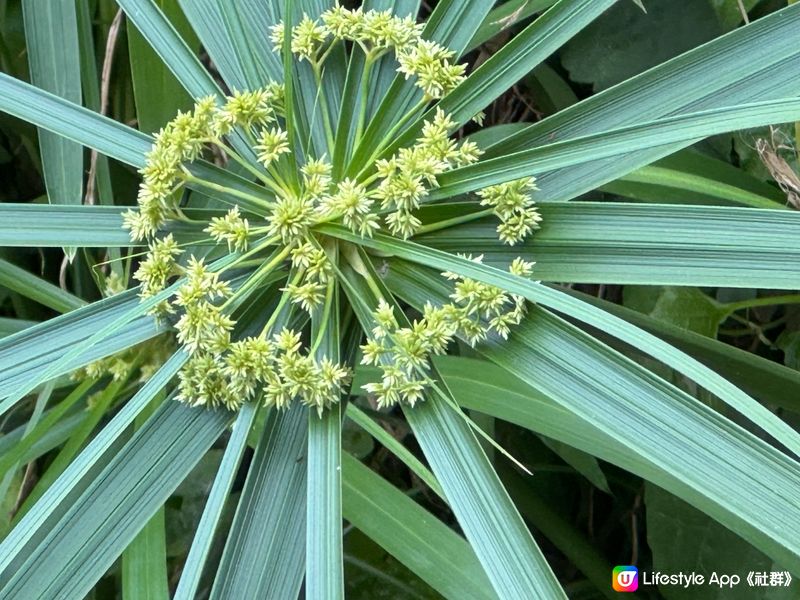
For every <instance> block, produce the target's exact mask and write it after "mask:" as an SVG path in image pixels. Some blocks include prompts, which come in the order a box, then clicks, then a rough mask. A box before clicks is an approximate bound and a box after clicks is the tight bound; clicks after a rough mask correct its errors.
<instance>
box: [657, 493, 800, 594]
mask: <svg viewBox="0 0 800 600" xmlns="http://www.w3.org/2000/svg"><path fill="white" fill-rule="evenodd" d="M644 500H645V505H646V507H647V510H646V514H647V543H648V545H649V546H650V549H651V550H652V551H653V570H654V571H661V572H663V573H681V572H683V573H692V572H695V573H699V574H702V575H704V576H705V577H706V581H708V578H709V577H710V576H711V574H712V573H717V574H719V575H721V574H723V573H724V574H726V575H738V576H739V577H740V578H741V583H740V584H739V585H737V586H735V587H720V586H718V585H703V586H690V587H688V588H681V587H678V586H669V585H666V586H659V592H660V593H661V594H662V596H663V597H664V598H665V599H666V600H762V599H763V600H791V599H792V598H797V596H798V594H800V581H798V580H797V577H795V578H794V581H793V582H792V584H791V586H789V587H783V586H774V587H773V586H771V587H762V588H752V587H750V586H749V585H747V575H748V573H750V572H753V571H755V572H767V573H771V572H772V571H784V570H785V568H786V567H785V566H783V567H782V566H781V565H777V564H775V563H774V562H773V561H772V560H770V558H769V557H768V556H765V555H764V554H762V553H761V552H759V551H758V550H756V549H755V548H753V547H752V546H750V545H749V544H746V543H745V542H743V541H742V540H741V538H739V537H737V536H736V535H734V534H733V533H732V532H731V531H730V530H728V529H726V528H725V527H723V526H722V525H720V524H719V523H717V522H715V521H714V520H713V519H711V518H709V517H708V516H706V515H704V514H703V513H701V512H700V511H699V510H697V509H696V508H692V507H691V506H690V505H689V504H687V503H686V502H684V501H683V500H681V499H680V498H676V497H675V496H673V495H672V494H670V493H669V492H665V491H664V490H662V489H661V488H659V487H658V486H656V485H653V484H652V483H646V484H645V496H644Z"/></svg>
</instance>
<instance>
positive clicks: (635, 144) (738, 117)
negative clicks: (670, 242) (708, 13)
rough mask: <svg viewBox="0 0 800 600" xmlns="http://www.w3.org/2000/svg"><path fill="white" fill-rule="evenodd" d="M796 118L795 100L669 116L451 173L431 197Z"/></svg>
mask: <svg viewBox="0 0 800 600" xmlns="http://www.w3.org/2000/svg"><path fill="white" fill-rule="evenodd" d="M797 119H800V100H798V99H796V98H785V99H779V100H766V101H762V102H752V103H748V104H741V105H736V106H730V107H723V108H715V109H711V110H705V111H699V112H692V113H685V114H681V115H678V116H675V117H666V118H663V119H658V120H656V121H651V122H647V123H641V124H636V125H631V126H628V127H621V128H618V129H612V130H609V131H603V132H600V133H596V134H590V135H587V136H580V137H577V138H574V139H571V140H567V141H564V142H556V143H553V144H545V145H543V146H540V147H538V148H533V149H530V150H522V151H519V152H514V153H512V154H506V155H505V156H503V157H499V158H490V159H488V160H482V161H480V162H478V163H476V164H474V165H470V166H467V167H462V168H460V169H455V170H453V171H448V172H447V173H444V174H442V175H441V176H440V177H439V182H440V184H441V187H438V188H437V189H435V190H434V191H433V192H432V193H431V194H430V199H431V200H435V199H439V198H449V197H452V196H455V195H458V194H463V193H466V192H471V191H475V190H479V189H481V188H484V187H487V186H490V185H494V184H497V183H503V182H505V181H510V180H512V179H518V178H520V177H530V176H533V175H537V176H538V175H540V174H542V173H546V172H549V171H555V170H558V169H563V168H566V167H574V166H578V165H581V164H585V163H591V162H593V161H597V160H599V159H602V158H611V157H615V156H621V155H626V154H629V153H631V152H635V151H643V150H647V149H650V148H658V147H661V146H668V145H670V144H676V143H681V142H684V143H687V144H688V143H692V142H694V141H696V140H699V139H701V138H704V137H708V136H711V135H716V134H718V133H725V132H728V131H735V130H738V129H747V128H750V127H759V126H761V125H770V124H774V123H786V122H789V121H795V120H797Z"/></svg>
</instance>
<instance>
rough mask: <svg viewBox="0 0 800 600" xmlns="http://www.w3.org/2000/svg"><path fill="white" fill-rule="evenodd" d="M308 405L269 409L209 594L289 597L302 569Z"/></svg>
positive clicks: (297, 585) (216, 596)
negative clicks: (281, 409)
mask: <svg viewBox="0 0 800 600" xmlns="http://www.w3.org/2000/svg"><path fill="white" fill-rule="evenodd" d="M307 412H308V409H307V408H305V407H303V406H299V405H295V406H293V407H292V408H290V409H288V410H287V411H273V413H272V414H270V416H269V419H268V421H267V425H266V427H265V428H264V432H263V434H262V436H261V439H260V440H259V443H258V446H257V447H256V454H255V456H254V457H253V462H252V464H251V465H250V471H249V473H248V475H247V481H246V482H245V486H244V489H243V490H242V496H241V499H240V500H239V506H238V507H237V509H236V516H235V517H234V520H233V525H232V526H231V530H230V533H229V534H228V542H227V544H226V545H225V550H224V552H223V554H222V560H221V563H220V566H219V571H218V572H217V576H216V578H215V580H214V587H213V589H212V592H211V598H212V600H214V599H227V598H294V597H296V596H297V593H298V592H299V590H300V584H301V582H302V579H303V573H304V571H305V561H304V556H305V516H306V511H305V497H306V493H305V492H306V456H305V453H306V435H307V431H308V421H307V418H308V417H307Z"/></svg>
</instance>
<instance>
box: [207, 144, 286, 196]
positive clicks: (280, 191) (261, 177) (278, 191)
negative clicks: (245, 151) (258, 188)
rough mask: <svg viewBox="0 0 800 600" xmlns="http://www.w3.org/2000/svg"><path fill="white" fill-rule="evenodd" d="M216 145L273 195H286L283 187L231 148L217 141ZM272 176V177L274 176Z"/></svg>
mask: <svg viewBox="0 0 800 600" xmlns="http://www.w3.org/2000/svg"><path fill="white" fill-rule="evenodd" d="M216 143H217V145H218V146H219V147H220V148H222V150H224V151H225V154H227V155H228V156H229V157H230V158H232V159H233V160H235V161H236V162H237V163H239V164H240V165H241V166H242V167H244V168H245V169H246V170H247V171H248V172H249V173H250V174H251V175H253V176H254V177H255V178H256V179H258V180H259V181H261V182H262V183H263V184H264V185H266V186H267V187H268V188H269V189H271V190H272V191H273V192H275V194H277V195H278V196H283V195H285V194H287V193H288V192H287V190H286V189H285V188H284V187H281V186H280V185H279V184H278V183H276V182H275V181H273V180H272V179H270V178H269V177H267V174H266V173H264V172H263V171H260V170H258V169H256V168H255V167H254V166H253V165H251V164H250V163H249V162H248V161H246V160H245V159H244V158H243V157H242V156H241V155H240V154H239V153H237V152H236V151H235V150H234V149H233V148H231V147H230V146H228V145H226V144H225V143H223V142H222V141H218V142H216ZM272 175H273V177H274V174H272Z"/></svg>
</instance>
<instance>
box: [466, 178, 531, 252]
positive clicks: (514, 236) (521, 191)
mask: <svg viewBox="0 0 800 600" xmlns="http://www.w3.org/2000/svg"><path fill="white" fill-rule="evenodd" d="M534 181H535V180H534V178H533V177H523V178H522V179H517V180H515V181H509V182H507V183H501V184H499V185H493V186H490V187H487V188H484V189H482V190H480V191H479V192H478V196H480V197H481V198H482V200H481V205H482V206H490V207H492V209H493V211H494V214H495V215H497V216H498V217H499V218H500V221H501V223H500V225H498V226H497V235H498V236H499V237H500V239H501V240H502V241H503V242H505V243H506V244H509V245H511V246H513V245H514V244H516V243H518V242H521V241H523V240H524V239H525V238H526V237H528V236H529V235H530V234H531V233H533V231H534V230H536V229H539V222H540V221H541V220H542V217H541V215H540V214H539V211H538V210H536V208H535V207H534V201H533V198H531V192H533V191H534V190H536V189H537V188H536V185H535V184H534Z"/></svg>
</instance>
